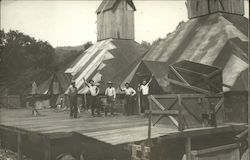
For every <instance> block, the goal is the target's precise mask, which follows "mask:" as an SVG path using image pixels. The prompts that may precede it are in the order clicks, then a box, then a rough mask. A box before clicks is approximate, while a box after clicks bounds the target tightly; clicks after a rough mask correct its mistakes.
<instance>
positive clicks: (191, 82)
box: [168, 60, 223, 94]
mask: <svg viewBox="0 0 250 160" xmlns="http://www.w3.org/2000/svg"><path fill="white" fill-rule="evenodd" d="M168 77H169V82H170V90H171V93H204V94H213V93H220V92H222V88H223V85H222V84H223V82H222V69H220V68H217V67H214V66H208V65H204V64H200V63H195V62H191V61H186V60H184V61H181V62H178V63H175V64H173V65H170V66H169V75H168Z"/></svg>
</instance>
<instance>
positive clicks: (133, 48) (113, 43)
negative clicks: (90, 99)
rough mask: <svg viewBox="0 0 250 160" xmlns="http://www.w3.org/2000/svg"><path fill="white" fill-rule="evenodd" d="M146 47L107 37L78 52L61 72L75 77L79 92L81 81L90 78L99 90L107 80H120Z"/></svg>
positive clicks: (82, 90) (118, 83)
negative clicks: (80, 53) (98, 86)
mask: <svg viewBox="0 0 250 160" xmlns="http://www.w3.org/2000/svg"><path fill="white" fill-rule="evenodd" d="M145 52H146V49H145V48H144V47H142V46H141V45H140V44H139V43H137V42H135V41H133V40H118V39H107V40H103V41H98V42H96V43H95V44H94V45H92V46H91V47H90V48H88V49H87V50H86V51H85V52H84V53H82V55H80V56H79V57H78V58H77V59H76V60H75V61H74V62H73V63H72V64H71V66H70V67H69V68H68V69H67V70H66V71H65V73H68V74H70V75H71V76H72V77H73V79H75V82H76V87H77V88H78V89H79V93H80V94H81V93H84V92H85V91H86V90H85V89H84V81H83V78H85V79H86V80H87V81H89V80H90V79H93V80H94V81H95V82H98V83H100V84H101V86H100V89H101V92H104V89H105V88H106V87H107V85H106V83H107V82H108V81H113V82H114V86H115V87H118V85H120V83H122V82H123V80H124V79H125V78H126V77H127V76H128V74H129V73H130V72H131V71H132V70H133V68H134V67H135V65H136V64H137V63H138V62H139V61H140V60H141V59H142V57H143V55H144V54H145Z"/></svg>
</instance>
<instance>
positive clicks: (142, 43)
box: [141, 41, 151, 49]
mask: <svg viewBox="0 0 250 160" xmlns="http://www.w3.org/2000/svg"><path fill="white" fill-rule="evenodd" d="M141 45H142V46H143V47H145V48H147V49H149V48H150V47H151V44H150V43H149V42H147V41H142V42H141Z"/></svg>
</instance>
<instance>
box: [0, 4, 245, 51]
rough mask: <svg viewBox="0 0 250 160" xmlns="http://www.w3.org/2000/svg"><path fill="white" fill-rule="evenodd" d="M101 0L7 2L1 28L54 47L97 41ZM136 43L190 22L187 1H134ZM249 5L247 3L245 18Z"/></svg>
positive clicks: (151, 39) (160, 35) (156, 36)
mask: <svg viewBox="0 0 250 160" xmlns="http://www.w3.org/2000/svg"><path fill="white" fill-rule="evenodd" d="M100 3H101V1H100V0H96V1H95V0H92V1H84V0H83V1H72V0H71V1H67V0H66V1H65V0H64V1H60V0H54V1H53V0H52V1H48V0H44V1H39V0H36V1H34V0H33V1H31V0H4V1H1V29H4V30H5V31H8V30H10V29H12V30H19V31H21V32H23V33H25V34H28V35H30V36H32V37H35V38H36V39H40V40H43V41H48V42H49V43H50V44H51V45H52V46H53V47H57V46H77V45H81V44H84V43H86V42H87V41H92V42H93V43H94V42H96V37H97V36H96V33H97V32H96V14H95V11H96V9H97V8H98V6H99V5H100ZM134 3H135V6H136V8H137V11H136V12H135V40H136V41H137V42H139V43H140V42H141V41H143V40H144V41H148V42H152V41H153V40H155V39H157V38H164V37H165V36H166V35H167V34H168V33H170V32H173V31H174V30H175V28H176V26H177V25H178V23H179V22H180V21H182V20H183V21H187V20H188V18H187V10H186V6H185V1H184V0H175V1H174V0H172V1H171V0H168V1H167V0H165V1H163V0H161V1H155V0H154V1H150V0H134ZM248 12H249V6H248V2H247V1H245V13H246V14H245V16H246V17H247V18H248Z"/></svg>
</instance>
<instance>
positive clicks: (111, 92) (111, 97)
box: [105, 81, 116, 116]
mask: <svg viewBox="0 0 250 160" xmlns="http://www.w3.org/2000/svg"><path fill="white" fill-rule="evenodd" d="M112 85H113V83H112V82H111V81H109V82H108V88H107V89H106V90H105V96H107V102H108V105H109V108H110V111H111V115H112V116H114V105H115V99H116V91H115V88H114V87H113V86H112ZM107 112H108V111H107V108H105V116H107V114H108V113H107Z"/></svg>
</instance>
